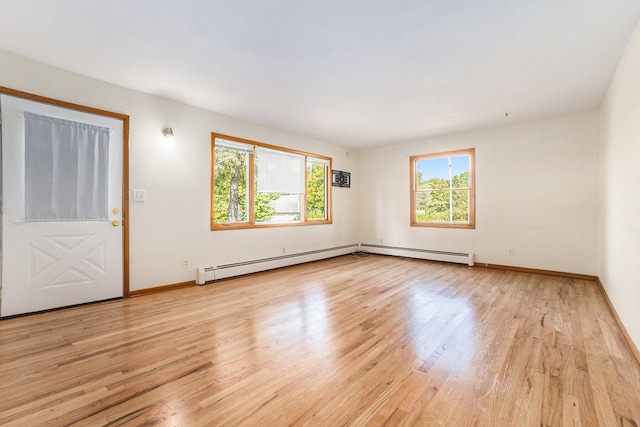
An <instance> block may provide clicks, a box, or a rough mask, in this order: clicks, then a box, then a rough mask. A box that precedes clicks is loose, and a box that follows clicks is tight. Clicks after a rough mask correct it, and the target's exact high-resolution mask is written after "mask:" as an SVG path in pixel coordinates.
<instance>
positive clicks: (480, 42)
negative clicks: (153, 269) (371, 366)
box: [0, 0, 640, 148]
mask: <svg viewBox="0 0 640 427" xmlns="http://www.w3.org/2000/svg"><path fill="white" fill-rule="evenodd" d="M639 19H640V0H535V1H533V0H415V1H400V0H396V1H391V0H387V1H380V0H368V1H367V0H357V1H356V0H341V1H339V0H324V1H323V0H235V1H234V0H228V1H222V0H209V1H208V0H182V1H180V0H135V1H132V0H56V1H51V0H0V49H4V50H6V51H10V52H14V53H17V54H20V55H24V56H26V57H29V58H33V59H36V60H38V61H42V62H45V63H48V64H52V65H54V66H57V67H61V68H64V69H67V70H71V71H74V72H77V73H80V74H84V75H87V76H91V77H94V78H97V79H100V80H104V81H107V82H111V83H115V84H117V85H121V86H125V87H128V88H132V89H136V90H139V91H142V92H146V93H150V94H154V95H159V96H162V97H166V98H169V99H174V100H177V101H181V102H184V103H188V104H191V105H196V106H199V107H204V108H206V109H209V110H213V111H217V112H220V113H224V114H227V115H229V116H234V117H238V118H242V119H245V120H249V121H251V122H255V123H260V124H265V125H268V126H273V127H277V128H281V129H286V130H290V131H294V132H298V133H301V134H305V135H309V136H313V137H317V138H320V139H323V140H326V141H331V142H336V143H339V144H342V145H345V146H348V147H353V148H366V147H370V146H374V145H379V144H386V143H394V142H399V141H405V140H410V139H416V138H422V137H427V136H432V135H436V134H442V133H451V132H457V131H463V130H469V129H476V128H482V127H488V126H495V125H501V124H505V121H506V120H509V121H521V120H531V119H537V118H544V117H550V116H554V115H558V114H563V113H569V112H574V111H581V110H586V109H592V108H597V107H598V106H599V105H600V103H601V101H602V98H603V96H604V94H605V91H606V89H607V86H608V84H609V82H610V80H611V77H612V75H613V73H614V71H615V68H616V66H617V64H618V62H619V60H620V57H621V55H622V52H623V50H624V47H625V46H626V43H627V41H628V39H629V37H630V35H631V33H632V31H633V29H634V27H635V25H636V24H637V23H638V20H639ZM0 65H1V64H0ZM0 72H1V69H0ZM507 112H508V113H509V118H508V119H507V118H505V113H507Z"/></svg>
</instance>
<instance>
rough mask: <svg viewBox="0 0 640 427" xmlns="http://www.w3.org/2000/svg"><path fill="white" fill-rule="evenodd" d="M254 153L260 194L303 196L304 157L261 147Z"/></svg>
mask: <svg viewBox="0 0 640 427" xmlns="http://www.w3.org/2000/svg"><path fill="white" fill-rule="evenodd" d="M256 152H257V157H258V161H257V165H256V166H257V171H256V175H257V177H258V191H259V192H260V193H279V194H304V174H305V166H304V156H301V155H299V154H293V153H287V152H284V151H277V150H269V149H267V148H262V147H258V148H257V149H256Z"/></svg>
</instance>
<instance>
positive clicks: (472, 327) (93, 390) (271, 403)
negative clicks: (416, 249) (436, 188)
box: [0, 255, 640, 427]
mask: <svg viewBox="0 0 640 427" xmlns="http://www.w3.org/2000/svg"><path fill="white" fill-rule="evenodd" d="M639 423H640V366H638V364H637V362H636V361H635V360H634V359H633V357H632V355H631V353H630V351H629V349H628V348H627V347H626V344H625V342H624V341H623V339H622V336H621V333H620V331H619V330H618V329H617V326H616V324H615V322H614V320H613V318H612V316H611V314H610V312H609V311H608V308H607V306H606V304H605V302H604V300H603V298H602V296H601V294H600V293H599V290H598V288H597V286H596V284H595V283H593V282H590V281H583V280H577V279H569V278H559V277H552V276H543V275H536V274H528V273H519V272H507V271H500V270H492V269H483V268H469V267H466V266H462V265H452V264H445V263H435V262H428V261H421V260H412V259H404V258H394V257H386V256H377V255H366V256H344V257H339V258H334V259H330V260H325V261H320V262H315V263H310V264H305V265H299V266H294V267H290V268H286V269H280V270H274V271H269V272H264V273H259V274H254V275H251V276H246V277H240V278H235V279H229V280H224V281H220V282H216V283H212V284H208V285H206V286H202V287H196V286H194V287H192V288H186V289H181V290H175V291H170V292H165V293H160V294H153V295H146V296H142V297H137V298H132V299H128V300H118V301H111V302H106V303H100V304H94V305H89V306H83V307H76V308H72V309H66V310H60V311H56V312H50V313H43V314H38V315H33V316H28V317H22V318H14V319H8V320H4V321H1V322H0V425H19V426H35V425H74V424H75V425H83V426H84V425H177V426H223V425H247V426H264V427H268V426H287V425H294V426H303V425H304V426H341V425H363V426H364V425H366V426H382V425H387V426H403V425H405V426H409V425H411V426H414V425H415V426H436V425H445V426H474V425H480V426H547V425H549V426H579V425H584V426H597V425H601V426H637V425H638V424H639Z"/></svg>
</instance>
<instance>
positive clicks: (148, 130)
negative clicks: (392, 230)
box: [0, 51, 357, 290]
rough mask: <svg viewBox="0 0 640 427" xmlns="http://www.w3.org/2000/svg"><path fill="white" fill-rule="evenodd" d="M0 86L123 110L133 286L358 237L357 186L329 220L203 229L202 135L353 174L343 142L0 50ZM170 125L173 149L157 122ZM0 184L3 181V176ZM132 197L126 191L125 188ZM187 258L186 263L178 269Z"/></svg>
mask: <svg viewBox="0 0 640 427" xmlns="http://www.w3.org/2000/svg"><path fill="white" fill-rule="evenodd" d="M0 70H1V72H0V85H1V86H5V87H9V88H12V89H17V90H22V91H25V92H30V93H34V94H37V95H42V96H46V97H51V98H56V99H60V100H64V101H69V102H73V103H77V104H83V105H87V106H91V107H96V108H100V109H104V110H110V111H114V112H120V113H124V114H128V115H129V116H130V118H131V121H130V126H131V128H130V130H131V132H130V189H143V190H145V191H146V201H145V202H144V203H134V202H133V201H131V198H130V218H129V219H130V222H129V225H130V249H131V252H130V268H131V276H130V278H131V290H137V289H145V288H150V287H155V286H162V285H166V284H171V283H178V282H183V281H188V280H194V279H195V276H196V273H195V268H196V267H197V266H199V265H218V264H225V263H231V262H237V261H246V260H252V259H258V258H264V257H272V256H278V255H281V254H282V248H283V247H284V248H286V252H287V253H296V252H303V251H309V250H315V249H324V248H331V247H335V246H340V245H346V244H352V243H354V242H355V241H356V237H357V236H356V223H355V221H356V216H355V212H356V200H355V197H354V194H355V193H356V192H357V184H356V183H355V182H354V183H352V188H351V189H349V190H348V189H336V190H335V191H334V195H333V224H331V225H318V226H305V227H284V228H283V227H279V228H274V229H253V230H229V231H215V232H212V231H210V230H209V211H210V207H209V200H210V185H209V183H210V133H211V132H220V133H224V134H229V135H234V136H238V137H242V138H247V139H252V140H257V141H261V142H265V143H268V144H274V145H280V146H283V147H288V148H293V149H299V150H304V151H308V152H311V153H315V154H320V155H325V156H330V157H333V168H334V169H339V170H346V171H353V170H354V169H355V166H356V158H357V156H356V155H353V156H351V158H350V159H349V158H347V150H346V149H345V148H343V147H340V146H337V145H333V144H329V143H326V142H322V141H318V140H315V139H311V138H308V137H305V136H301V135H295V134H292V133H288V132H283V131H279V130H275V129H271V128H267V127H263V126H258V125H255V124H250V123H246V122H243V121H240V120H236V119H232V118H230V117H227V116H224V115H221V114H217V113H213V112H210V111H206V110H203V109H199V108H195V107H191V106H187V105H184V104H180V103H177V102H172V101H168V100H165V99H162V98H158V97H154V96H150V95H146V94H142V93H140V92H136V91H133V90H129V89H125V88H122V87H118V86H114V85H110V84H107V83H104V82H100V81H96V80H93V79H89V78H87V77H84V76H80V75H77V74H73V73H69V72H66V71H63V70H60V69H57V68H53V67H49V66H47V65H44V64H41V63H37V62H33V61H30V60H28V59H25V58H22V57H18V56H15V55H13V54H10V53H7V52H3V51H0ZM166 125H170V126H171V127H173V129H174V131H175V134H176V138H175V142H174V144H173V145H171V146H167V144H166V143H165V141H163V140H162V135H161V131H162V129H163V127H165V126H166ZM5 185H11V184H10V183H5ZM130 196H131V195H130ZM185 258H186V259H189V262H190V267H189V268H183V265H182V263H183V260H184V259H185Z"/></svg>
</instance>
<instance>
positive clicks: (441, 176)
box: [416, 157, 449, 190]
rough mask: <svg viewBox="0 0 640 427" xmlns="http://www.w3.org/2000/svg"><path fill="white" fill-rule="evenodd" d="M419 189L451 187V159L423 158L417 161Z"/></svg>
mask: <svg viewBox="0 0 640 427" xmlns="http://www.w3.org/2000/svg"><path fill="white" fill-rule="evenodd" d="M416 166H417V168H416V170H417V173H418V176H417V180H418V190H429V189H436V188H449V159H448V158H447V157H441V158H436V159H421V160H418V161H417V164H416Z"/></svg>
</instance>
